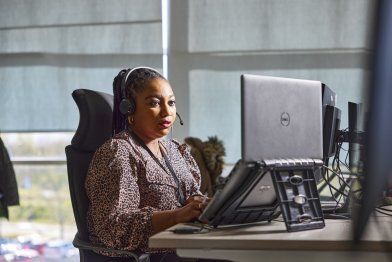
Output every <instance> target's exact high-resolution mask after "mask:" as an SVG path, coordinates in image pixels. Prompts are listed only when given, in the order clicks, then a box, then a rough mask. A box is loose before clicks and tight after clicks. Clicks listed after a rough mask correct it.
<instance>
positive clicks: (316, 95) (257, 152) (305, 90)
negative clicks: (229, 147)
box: [241, 75, 323, 161]
mask: <svg viewBox="0 0 392 262" xmlns="http://www.w3.org/2000/svg"><path fill="white" fill-rule="evenodd" d="M241 121H242V134H241V135H242V137H241V140H242V141H241V142H242V159H243V160H244V161H261V160H265V159H281V158H314V159H321V158H322V156H323V145H322V142H323V141H322V83H321V82H319V81H311V80H301V79H290V78H280V77H270V76H258V75H242V76H241Z"/></svg>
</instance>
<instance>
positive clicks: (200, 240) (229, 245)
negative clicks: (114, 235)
mask: <svg viewBox="0 0 392 262" xmlns="http://www.w3.org/2000/svg"><path fill="white" fill-rule="evenodd" d="M325 222H326V226H325V228H323V229H317V230H308V231H300V232H292V233H289V232H287V231H286V227H285V224H284V223H283V222H278V221H273V222H271V223H268V222H263V223H259V224H255V225H247V226H233V227H227V228H222V229H217V230H213V231H210V232H208V233H200V234H174V233H172V232H171V231H170V230H172V229H174V228H175V227H184V226H186V225H183V224H180V225H177V226H175V227H172V228H170V229H168V230H166V231H163V232H161V233H158V234H156V235H154V236H152V237H151V238H150V241H149V245H150V247H152V248H174V249H176V250H177V254H178V255H179V256H181V257H198V258H212V259H219V258H220V259H228V260H231V261H241V262H242V261H254V262H256V261H267V262H275V261H276V262H284V261H289V262H306V261H317V262H331V261H332V262H338V261H345V262H346V261H356V262H369V261H370V262H391V261H392V218H391V217H387V216H379V217H377V218H374V217H372V218H371V219H370V220H369V224H368V227H367V229H366V231H365V234H364V238H363V241H362V243H361V244H360V245H359V246H354V245H353V243H352V241H351V235H352V233H351V221H350V220H328V219H327V220H326V221H325Z"/></svg>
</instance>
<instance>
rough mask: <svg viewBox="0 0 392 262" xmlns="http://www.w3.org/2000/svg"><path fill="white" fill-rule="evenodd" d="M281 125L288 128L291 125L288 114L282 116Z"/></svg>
mask: <svg viewBox="0 0 392 262" xmlns="http://www.w3.org/2000/svg"><path fill="white" fill-rule="evenodd" d="M280 123H281V124H282V126H288V125H289V124H290V115H289V113H287V112H283V113H282V114H281V115H280Z"/></svg>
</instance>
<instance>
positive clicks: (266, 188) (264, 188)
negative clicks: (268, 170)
mask: <svg viewBox="0 0 392 262" xmlns="http://www.w3.org/2000/svg"><path fill="white" fill-rule="evenodd" d="M271 188H272V187H271V186H269V185H262V186H260V188H259V190H260V191H261V192H265V191H268V190H270V189H271Z"/></svg>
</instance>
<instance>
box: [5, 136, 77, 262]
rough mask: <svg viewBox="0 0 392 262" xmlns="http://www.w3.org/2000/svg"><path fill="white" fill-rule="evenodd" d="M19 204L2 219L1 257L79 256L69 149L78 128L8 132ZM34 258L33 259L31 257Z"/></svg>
mask: <svg viewBox="0 0 392 262" xmlns="http://www.w3.org/2000/svg"><path fill="white" fill-rule="evenodd" d="M1 136H2V137H1V138H2V140H3V142H4V144H5V146H6V149H7V151H8V153H9V155H10V157H11V160H12V161H13V167H14V171H15V174H16V180H17V183H18V192H19V198H20V205H18V206H10V207H8V211H9V219H8V220H7V219H5V218H0V241H1V243H2V245H1V250H0V261H3V260H2V259H4V260H5V261H79V255H78V250H77V249H75V248H74V247H73V246H72V243H71V242H72V239H73V237H74V236H75V233H76V225H75V221H74V217H73V211H72V204H71V199H70V195H69V188H68V179H67V167H66V159H65V152H64V148H65V146H66V145H67V144H69V143H70V141H71V139H72V136H73V133H13V134H11V133H7V134H1ZM27 259H30V260H27Z"/></svg>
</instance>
